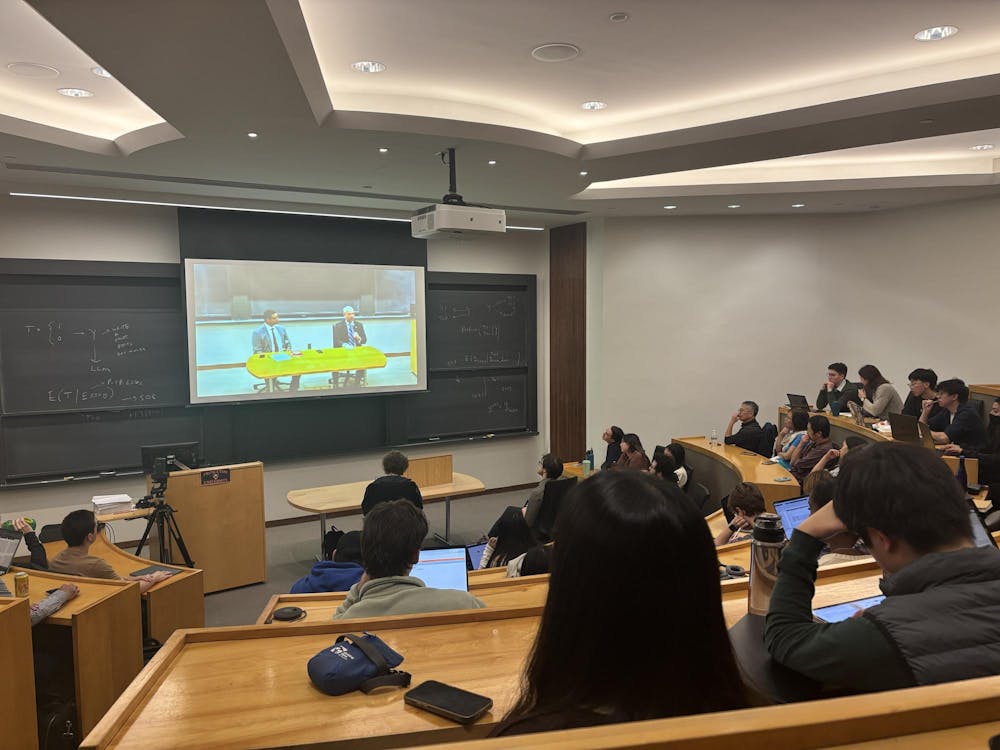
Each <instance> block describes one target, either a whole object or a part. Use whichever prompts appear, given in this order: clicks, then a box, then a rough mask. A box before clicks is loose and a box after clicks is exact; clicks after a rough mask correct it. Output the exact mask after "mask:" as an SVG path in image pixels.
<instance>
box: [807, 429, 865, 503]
mask: <svg viewBox="0 0 1000 750" xmlns="http://www.w3.org/2000/svg"><path fill="white" fill-rule="evenodd" d="M867 445H869V443H868V441H867V440H865V439H864V438H863V437H861V436H860V435H848V436H847V437H846V438H844V443H843V445H841V446H840V447H839V448H830V450H828V451H827V452H826V453H824V454H823V457H822V458H821V459H820V460H819V461H817V462H816V465H815V466H813V467H812V471H810V472H809V476H807V477H806V478H805V479H803V480H802V489H803V490H805V491H806V492H808V491H809V488H808V487H807V486H806V482H808V481H809V478H810V477H812V476H813V475H814V474H816V473H818V472H826V473H828V474H829V475H830V476H831V477H836V476H837V474H838V473H840V466H839V463H840V460H841V459H843V458H844V456H846V455H847V452H848V451H859V450H863V449H864V448H865V447H866V446H867ZM831 463H832V464H834V466H833V468H832V469H827V468H826V467H827V466H828V465H829V464H831Z"/></svg>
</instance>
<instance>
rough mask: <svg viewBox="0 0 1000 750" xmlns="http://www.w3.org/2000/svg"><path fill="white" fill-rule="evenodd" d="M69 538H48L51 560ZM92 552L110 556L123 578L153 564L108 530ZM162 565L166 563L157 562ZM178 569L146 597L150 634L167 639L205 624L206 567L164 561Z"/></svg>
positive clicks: (48, 551)
mask: <svg viewBox="0 0 1000 750" xmlns="http://www.w3.org/2000/svg"><path fill="white" fill-rule="evenodd" d="M64 549H66V542H62V541H59V542H47V543H46V544H45V552H46V554H47V555H48V557H49V559H50V560H51V559H52V558H53V557H54V556H55V555H57V554H58V553H59V552H61V551H62V550H64ZM90 554H92V555H94V556H95V557H99V558H101V559H102V560H106V561H107V562H108V564H109V565H110V566H111V567H112V568H114V571H115V572H116V573H117V574H118V575H120V576H121V577H122V578H127V577H128V576H129V575H130V574H131V573H132V572H133V571H136V570H140V569H142V568H145V567H147V566H149V565H150V564H151V561H150V560H147V559H145V558H143V557H136V556H135V555H132V554H129V553H128V552H126V551H125V550H123V549H120V548H118V547H116V546H115V545H113V544H111V542H109V541H108V539H107V537H106V536H104V534H98V535H97V539H96V540H95V541H94V543H93V544H92V545H91V547H90ZM156 564H157V565H162V563H156ZM163 567H170V568H174V569H175V570H177V571H178V572H177V573H175V574H174V575H172V576H171V577H170V578H168V579H167V580H165V581H161V582H160V583H158V584H156V585H155V586H152V587H151V588H149V589H148V590H147V591H146V592H145V593H144V594H142V598H143V599H145V600H146V620H147V624H148V625H149V636H150V637H151V638H155V639H156V640H158V641H160V642H161V643H165V642H166V640H167V638H169V637H170V635H171V633H173V632H174V631H175V630H178V629H180V628H200V627H202V626H204V624H205V592H204V580H203V575H202V571H201V570H198V569H191V568H181V567H177V566H175V565H163Z"/></svg>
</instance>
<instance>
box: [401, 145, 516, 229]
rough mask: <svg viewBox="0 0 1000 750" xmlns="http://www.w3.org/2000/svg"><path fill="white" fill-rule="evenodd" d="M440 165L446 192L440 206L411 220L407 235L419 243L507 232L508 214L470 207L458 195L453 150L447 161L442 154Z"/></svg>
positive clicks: (491, 209) (412, 217)
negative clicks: (446, 178) (444, 173)
mask: <svg viewBox="0 0 1000 750" xmlns="http://www.w3.org/2000/svg"><path fill="white" fill-rule="evenodd" d="M440 156H441V161H443V162H445V163H446V164H447V165H448V176H449V184H448V187H449V191H448V194H447V195H445V196H444V198H442V199H441V203H438V204H435V205H433V206H426V207H425V208H421V209H420V210H419V211H417V212H416V213H415V214H413V216H411V217H410V234H411V235H413V236H414V237H416V238H417V239H420V240H426V239H430V238H433V237H469V236H470V235H477V234H487V233H496V232H499V233H501V234H502V233H504V232H506V231H507V214H506V213H504V210H503V209H502V208H488V207H486V206H470V205H468V204H466V202H465V201H464V200H463V199H462V196H461V195H459V194H458V193H457V190H458V188H457V186H456V184H455V149H453V148H449V149H448V152H447V159H446V158H445V152H443V151H442V152H441V154H440Z"/></svg>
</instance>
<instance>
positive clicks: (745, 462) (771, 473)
mask: <svg viewBox="0 0 1000 750" xmlns="http://www.w3.org/2000/svg"><path fill="white" fill-rule="evenodd" d="M674 440H675V441H676V442H678V443H680V444H681V445H683V446H684V448H685V450H687V451H689V452H690V453H693V454H700V455H702V456H707V457H709V458H710V459H712V460H713V461H716V462H717V463H718V464H720V465H721V466H723V467H725V468H727V469H729V470H730V471H732V472H733V473H734V474H736V476H737V477H739V481H742V482H750V484H753V485H755V486H756V487H757V488H758V489H760V491H761V494H762V495H763V496H764V500H765V501H766V502H767V504H768V507H769V508H773V507H774V503H775V502H777V501H778V500H786V499H788V498H792V497H800V496H801V495H802V492H801V491H800V489H799V483H798V480H796V479H795V477H793V476H792V474H791V472H789V471H788V470H787V469H785V468H784V467H783V466H781V465H780V464H771V463H766V461H767V459H766V458H764V457H763V456H761V455H759V454H757V453H752V452H751V451H746V450H743V449H742V448H739V447H737V446H735V445H709V443H708V439H707V438H705V437H704V436H695V437H681V438H674ZM689 463H690V460H689ZM694 480H695V481H696V482H697V481H699V479H698V470H697V469H696V471H695V479H694ZM710 489H711V488H710ZM716 491H718V488H716Z"/></svg>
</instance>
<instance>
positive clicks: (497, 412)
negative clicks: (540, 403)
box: [406, 373, 529, 441]
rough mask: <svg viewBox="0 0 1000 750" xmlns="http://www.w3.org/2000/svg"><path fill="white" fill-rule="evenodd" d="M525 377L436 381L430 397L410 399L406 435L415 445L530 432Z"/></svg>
mask: <svg viewBox="0 0 1000 750" xmlns="http://www.w3.org/2000/svg"><path fill="white" fill-rule="evenodd" d="M526 381H527V376H526V374H525V373H517V374H513V375H467V374H464V373H463V374H460V375H456V376H447V377H435V378H432V379H431V381H430V388H429V389H428V391H427V393H424V394H421V395H419V396H410V397H409V398H410V404H409V409H408V411H407V421H406V431H407V435H408V437H409V439H410V440H411V441H415V440H425V439H428V438H447V437H454V436H456V435H468V436H470V437H482V436H484V435H487V434H490V433H501V432H524V431H527V430H528V429H529V422H528V417H529V410H528V403H527V399H528V390H529V389H528V387H527V382H526Z"/></svg>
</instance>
